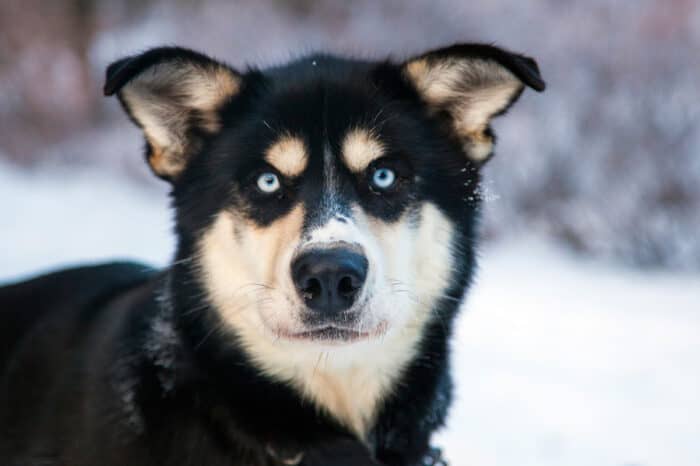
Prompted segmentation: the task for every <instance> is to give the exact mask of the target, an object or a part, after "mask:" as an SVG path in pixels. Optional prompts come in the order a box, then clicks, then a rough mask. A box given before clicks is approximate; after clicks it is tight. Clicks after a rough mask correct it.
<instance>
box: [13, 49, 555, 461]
mask: <svg viewBox="0 0 700 466" xmlns="http://www.w3.org/2000/svg"><path fill="white" fill-rule="evenodd" d="M526 87H530V88H532V89H534V90H536V91H542V90H544V88H545V83H544V81H543V80H542V78H541V76H540V72H539V69H538V66H537V64H536V62H535V61H534V60H533V59H531V58H529V57H526V56H524V55H520V54H517V53H512V52H509V51H506V50H504V49H501V48H497V47H495V46H492V45H484V44H458V45H453V46H449V47H446V48H441V49H438V50H432V51H429V52H427V53H424V54H421V55H419V56H415V57H412V58H409V59H407V60H404V61H400V62H399V61H391V60H386V61H363V60H354V59H346V58H340V57H336V56H332V55H327V54H316V55H311V56H306V57H304V58H301V59H298V60H295V61H292V62H291V63H288V64H284V65H281V66H273V67H269V68H266V69H258V68H250V69H247V70H244V71H239V70H236V69H234V68H232V67H230V66H228V65H226V64H224V63H222V62H219V61H216V60H215V59H212V58H210V57H208V56H205V55H203V54H201V53H198V52H195V51H192V50H188V49H184V48H178V47H162V48H155V49H151V50H148V51H146V52H144V53H142V54H139V55H136V56H131V57H127V58H124V59H121V60H118V61H116V62H115V63H113V64H111V65H110V66H109V67H108V69H107V73H106V84H105V86H104V93H105V94H106V95H108V96H111V95H116V96H117V97H118V99H119V101H120V102H121V105H122V106H123V108H124V110H125V111H126V113H127V114H128V115H129V117H130V118H131V120H133V122H134V123H135V124H136V125H138V127H140V128H141V130H142V131H143V135H144V137H145V143H146V144H145V146H146V150H145V158H146V161H147V163H148V164H149V165H150V168H151V169H152V171H153V172H154V173H155V175H157V176H158V177H160V178H162V179H164V180H166V181H167V182H169V183H170V184H171V187H172V190H171V198H172V206H173V209H174V213H175V227H174V230H175V234H176V238H177V248H176V253H175V256H174V258H173V260H172V263H171V264H170V265H169V266H168V267H166V268H165V269H163V270H156V269H152V268H149V267H148V266H145V265H142V264H137V263H125V262H122V263H108V264H98V265H89V266H83V267H78V268H72V269H66V270H60V271H57V272H54V273H50V274H47V275H43V276H40V277H37V278H34V279H30V280H28V281H23V282H18V283H14V284H9V285H6V286H4V287H2V288H0V317H1V319H2V325H1V326H0V345H1V346H0V464H2V465H4V466H20V465H21V466H39V465H42V466H44V465H45V466H97V465H100V466H124V465H143V466H146V465H149V466H150V465H168V466H187V465H189V466H200V465H207V466H219V465H221V466H223V465H226V466H231V465H244V466H263V465H265V466H273V465H304V466H313V465H317V466H321V465H322V466H333V465H336V466H340V465H347V466H350V465H355V466H357V465H388V466H417V465H423V464H438V463H440V461H442V460H440V459H438V458H437V456H438V455H436V454H434V451H433V450H431V448H430V438H431V434H432V433H433V432H434V431H435V430H436V429H438V428H439V427H441V426H442V425H443V423H444V420H445V416H446V413H447V410H448V407H449V404H450V399H451V390H452V383H451V379H450V365H449V364H450V360H449V342H450V335H451V333H452V326H453V321H454V319H455V316H456V315H457V313H458V310H459V308H460V303H461V302H462V299H463V297H464V295H465V293H466V291H467V290H468V288H469V285H470V283H471V281H472V278H473V275H474V270H475V262H476V258H475V255H476V252H475V245H476V241H477V225H478V218H479V210H480V196H479V182H480V168H481V167H482V166H483V165H484V163H485V162H486V161H487V160H488V159H489V158H490V157H491V156H492V154H493V147H494V141H495V139H494V134H493V132H492V130H491V126H490V123H491V120H492V119H493V118H494V117H496V116H498V115H501V114H503V113H505V112H506V110H508V108H509V107H510V106H511V105H512V104H513V103H514V102H515V101H516V100H517V99H518V97H519V96H520V95H521V93H522V92H523V90H524V89H525V88H526ZM115 228H120V226H119V220H118V219H115ZM132 228H133V227H132ZM440 464H442V463H440Z"/></svg>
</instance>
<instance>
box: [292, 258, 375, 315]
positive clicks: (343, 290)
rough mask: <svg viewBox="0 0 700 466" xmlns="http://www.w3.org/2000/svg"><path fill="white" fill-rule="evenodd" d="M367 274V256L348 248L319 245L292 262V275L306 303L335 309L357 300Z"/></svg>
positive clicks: (310, 305)
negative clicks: (328, 247)
mask: <svg viewBox="0 0 700 466" xmlns="http://www.w3.org/2000/svg"><path fill="white" fill-rule="evenodd" d="M366 278H367V259H366V258H365V256H363V255H362V254H358V253H357V252H354V251H351V250H349V249H345V248H334V249H317V250H311V251H308V252H305V253H303V254H301V255H300V256H299V257H297V258H296V259H295V260H294V262H293V263H292V279H293V280H294V285H295V286H296V287H297V291H298V292H299V295H300V296H301V297H302V299H303V300H304V302H305V303H306V305H307V306H309V307H310V308H311V309H314V310H316V311H319V312H324V313H335V312H340V311H344V310H345V309H348V308H349V307H350V306H352V304H353V303H354V302H355V299H356V298H357V296H358V294H359V293H360V290H361V289H362V285H363V284H364V283H365V279H366Z"/></svg>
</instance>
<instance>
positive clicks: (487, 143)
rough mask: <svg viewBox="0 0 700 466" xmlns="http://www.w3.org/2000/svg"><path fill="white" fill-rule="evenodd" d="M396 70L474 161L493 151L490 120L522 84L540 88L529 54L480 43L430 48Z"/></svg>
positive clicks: (534, 64)
mask: <svg viewBox="0 0 700 466" xmlns="http://www.w3.org/2000/svg"><path fill="white" fill-rule="evenodd" d="M402 70H403V73H404V76H405V77H406V78H407V79H408V80H409V81H410V82H411V84H412V85H413V87H414V88H415V89H416V91H418V93H419V95H420V96H421V98H422V99H423V101H424V102H425V103H426V104H427V105H428V107H429V109H430V111H431V113H432V114H443V115H446V116H447V117H448V119H449V126H450V131H452V132H453V134H455V136H456V137H457V138H459V140H461V141H462V144H463V147H464V151H465V153H466V154H467V157H468V158H469V159H470V160H472V161H474V162H476V163H479V164H482V163H484V162H485V161H486V160H488V159H489V158H490V157H491V154H492V153H493V134H492V132H491V129H490V127H489V124H490V122H491V119H492V118H493V117H495V116H497V115H500V114H502V113H503V112H505V111H506V110H507V109H508V107H510V106H511V105H512V104H513V103H514V102H515V101H516V100H517V99H518V97H519V96H520V94H521V93H522V91H523V89H524V88H525V86H529V87H531V88H533V89H534V90H536V91H538V92H541V91H543V90H544V88H545V83H544V81H543V80H542V78H541V77H540V71H539V68H538V67H537V63H536V62H535V61H534V60H533V59H532V58H529V57H526V56H523V55H519V54H516V53H511V52H507V51H505V50H502V49H499V48H497V47H493V46H490V45H483V44H459V45H453V46H451V47H447V48H443V49H439V50H433V51H431V52H428V53H425V54H423V55H421V56H419V57H416V58H412V59H410V60H408V61H406V62H405V63H404V64H403V65H402Z"/></svg>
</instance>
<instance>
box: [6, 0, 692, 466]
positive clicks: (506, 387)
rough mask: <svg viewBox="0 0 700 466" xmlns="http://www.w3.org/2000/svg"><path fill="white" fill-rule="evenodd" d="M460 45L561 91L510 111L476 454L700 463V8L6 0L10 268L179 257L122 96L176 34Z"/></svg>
mask: <svg viewBox="0 0 700 466" xmlns="http://www.w3.org/2000/svg"><path fill="white" fill-rule="evenodd" d="M457 41H484V42H491V43H495V44H497V45H501V46H504V47H506V48H510V49H513V50H515V51H519V52H523V53H526V54H528V55H531V56H533V57H535V58H536V59H537V60H538V62H539V64H540V67H541V70H542V74H543V76H544V78H545V79H546V81H547V83H548V88H547V91H546V92H545V93H544V94H541V95H536V94H535V93H532V92H526V93H525V94H524V95H523V98H522V99H521V101H520V102H519V103H518V105H516V106H515V107H514V108H513V109H512V110H511V111H510V112H509V114H508V115H507V116H506V117H503V118H501V119H498V120H496V122H495V124H494V127H495V130H496V132H497V134H498V136H499V144H498V146H497V150H496V157H495V158H494V159H493V160H492V161H491V162H489V164H488V166H487V167H486V181H485V183H484V187H483V190H482V195H483V197H484V200H485V206H486V211H485V219H484V220H485V221H484V227H483V236H484V240H485V242H484V244H485V246H484V248H483V259H482V263H481V269H482V272H481V274H480V277H479V280H478V281H477V284H476V287H475V289H474V291H473V293H472V294H471V295H470V296H469V299H468V300H467V302H466V305H465V310H466V312H465V313H464V316H463V318H462V320H461V322H460V327H459V331H458V336H457V340H456V343H455V350H456V352H457V357H456V359H455V367H456V373H457V378H458V391H457V405H456V407H455V410H454V411H453V415H452V417H451V420H450V425H449V426H448V428H447V429H446V430H445V432H443V433H442V434H441V435H440V437H438V438H437V439H436V441H437V442H438V443H441V444H442V445H444V446H445V447H446V452H447V456H448V458H449V459H450V460H451V462H452V464H453V465H457V466H460V465H475V466H479V465H513V464H518V465H530V464H532V465H538V466H542V465H557V466H562V465H596V466H605V465H617V466H623V465H624V466H632V465H634V466H642V465H644V466H652V465H662V464H663V465H668V464H673V465H675V466H684V465H693V466H697V465H698V464H700V441H698V439H700V124H699V123H700V3H699V2H697V1H695V0H673V1H663V0H635V1H628V0H607V1H606V0H585V1H584V0H531V1H528V2H523V1H518V0H489V1H486V0H481V1H477V0H474V1H467V0H436V1H428V0H425V1H419V0H414V1H400V0H384V1H377V0H356V1H352V2H349V1H342V0H328V1H311V0H286V1H285V0H238V1H208V2H195V1H192V0H189V1H188V0H179V1H168V2H166V1H163V0H138V1H137V0H109V1H108V0H62V1H54V2H46V1H42V0H0V199H1V200H0V207H1V208H2V210H3V211H4V215H2V216H0V242H1V243H2V246H0V279H2V280H6V279H10V278H12V277H16V276H19V275H25V274H29V273H32V272H34V271H37V270H40V269H46V268H50V267H54V266H57V265H59V264H64V263H66V262H79V261H84V260H98V259H102V258H106V257H114V256H129V257H133V258H137V259H141V260H147V261H151V262H155V263H160V264H164V263H166V261H167V259H168V257H169V256H170V254H171V253H172V248H173V240H172V238H171V236H170V234H169V228H170V215H169V212H168V211H167V196H166V193H167V187H166V186H165V185H164V183H162V182H160V181H157V180H156V179H155V178H154V177H152V176H151V175H150V174H149V173H148V169H147V168H146V166H145V164H144V163H143V160H142V155H141V154H142V152H141V145H142V139H141V135H140V133H139V132H138V130H137V129H136V128H135V127H133V126H132V125H131V123H130V122H129V121H128V120H127V118H126V117H125V116H124V114H123V113H122V111H121V109H120V108H119V106H118V104H117V102H116V100H115V99H105V98H103V97H102V95H101V91H100V88H101V85H102V79H103V73H104V69H105V67H106V65H107V64H109V63H110V62H111V61H113V60H115V59H117V58H119V57H121V56H123V55H126V54H132V53H135V52H139V51H143V50H144V49H146V48H148V47H150V46H155V45H162V44H178V45H183V46H187V47H191V48H195V49H201V50H203V51H205V52H207V53H208V54H211V55H213V56H215V57H217V58H220V59H223V60H225V61H228V62H230V63H231V64H233V65H234V66H237V67H241V68H242V67H245V66H246V65H248V64H250V65H260V66H265V65H271V64H277V63H280V62H283V61H285V60H287V59H289V58H291V57H295V56H298V55H300V54H303V53H306V52H311V51H316V50H326V51H333V52H339V53H343V54H350V55H353V56H360V57H369V58H384V57H386V56H393V57H396V58H402V57H406V56H408V55H410V54H414V53H420V52H422V51H424V50H426V49H429V48H431V47H438V46H442V45H446V44H449V43H452V42H457Z"/></svg>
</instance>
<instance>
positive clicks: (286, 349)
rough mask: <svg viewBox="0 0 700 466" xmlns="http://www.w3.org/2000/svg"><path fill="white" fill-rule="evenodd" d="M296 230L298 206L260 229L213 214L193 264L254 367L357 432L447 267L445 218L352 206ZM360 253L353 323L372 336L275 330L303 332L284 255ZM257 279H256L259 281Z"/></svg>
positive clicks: (417, 335) (409, 344)
mask: <svg viewBox="0 0 700 466" xmlns="http://www.w3.org/2000/svg"><path fill="white" fill-rule="evenodd" d="M351 211H352V214H351V216H350V217H340V216H338V215H336V216H334V217H332V218H331V219H330V220H329V221H328V222H326V224H325V225H322V226H320V227H318V228H316V229H314V230H312V231H310V232H308V235H304V238H303V240H302V238H301V230H302V226H303V221H304V209H303V208H302V207H301V206H297V207H296V208H294V209H293V210H292V211H291V212H290V213H288V214H287V215H285V216H284V217H282V218H280V219H278V220H277V221H275V222H273V223H272V224H270V225H269V226H267V227H259V226H256V225H254V224H253V223H251V222H250V221H248V220H246V219H244V218H243V217H242V216H236V215H235V214H233V213H230V212H221V213H220V214H219V215H218V217H217V219H216V221H215V222H214V223H213V225H212V226H211V227H210V229H209V231H208V232H207V233H206V234H205V235H204V236H203V238H202V240H201V242H200V254H199V266H200V267H201V270H202V273H203V281H204V285H205V287H206V290H207V293H208V295H209V299H210V300H211V302H212V304H213V305H214V307H215V308H216V310H217V311H218V312H219V314H220V316H221V319H222V321H223V322H224V323H225V327H226V329H228V330H229V331H231V332H232V333H234V334H235V335H236V336H237V337H238V339H239V340H240V341H241V342H242V344H243V346H244V348H245V350H246V352H247V353H248V354H249V355H250V356H251V358H252V359H253V361H255V363H256V364H257V366H258V367H259V368H260V370H261V371H262V372H264V373H265V374H267V375H269V376H271V377H273V378H275V379H277V380H281V381H285V382H287V383H289V384H290V385H292V386H294V387H296V388H297V389H298V390H299V391H300V392H301V393H302V394H304V395H305V396H306V397H307V398H308V399H310V400H312V401H313V402H314V403H315V404H316V405H317V406H318V407H319V408H320V409H323V410H326V411H327V412H329V413H330V414H332V415H333V416H335V417H336V418H337V419H338V420H339V421H340V422H342V423H344V424H345V425H347V426H348V427H349V428H351V429H352V430H353V431H355V432H356V433H357V434H358V435H359V436H360V437H364V436H365V435H366V433H367V429H368V427H369V426H370V425H371V422H372V420H373V419H374V416H375V415H376V411H377V406H378V404H379V402H380V401H381V400H382V399H384V398H385V397H386V396H387V394H388V393H390V391H391V390H392V388H393V387H394V385H395V383H396V381H397V379H398V378H399V377H400V374H401V372H402V370H403V369H404V368H405V367H406V365H407V364H408V363H409V362H410V361H411V359H412V358H413V357H414V355H415V352H416V350H417V346H418V344H419V342H420V339H421V337H422V335H423V330H424V327H425V325H426V323H427V322H428V321H429V318H430V315H431V311H432V310H433V305H434V303H435V302H436V299H438V298H439V296H440V295H441V294H442V293H444V292H445V289H446V287H447V286H448V281H449V278H450V275H451V270H452V267H453V259H452V254H451V247H452V240H453V226H452V224H451V223H450V221H449V220H448V219H447V218H446V217H445V216H444V215H443V214H442V213H441V212H440V210H439V209H437V208H436V207H435V206H434V205H432V204H425V205H423V206H422V207H420V208H419V209H418V211H417V212H414V213H412V214H411V213H406V214H405V215H404V216H403V217H402V218H401V219H399V220H398V221H396V222H392V223H386V222H384V221H383V220H381V219H377V218H374V217H371V216H369V215H367V214H366V213H365V212H364V211H363V210H362V208H361V207H360V206H357V205H356V206H354V207H352V209H351ZM335 246H347V247H350V248H353V249H354V250H357V251H362V252H363V253H364V254H365V256H366V258H367V261H368V264H369V269H368V275H367V280H366V283H365V286H364V288H363V290H362V293H361V296H360V297H358V300H357V303H358V304H357V306H359V307H360V308H359V310H361V313H362V314H361V319H360V322H359V330H361V331H363V332H371V330H373V329H380V330H381V336H379V337H377V338H370V339H365V340H360V341H357V342H354V343H352V344H340V343H327V342H326V343H324V342H323V341H298V340H290V339H286V338H281V337H280V335H281V334H284V333H293V332H300V331H303V330H304V325H303V322H302V319H301V315H302V312H304V311H305V309H304V307H303V302H302V301H301V300H300V298H299V296H298V294H297V292H296V290H295V288H294V285H293V283H292V280H291V272H290V270H291V262H292V260H293V258H294V257H295V255H296V254H298V253H299V251H302V250H305V249H306V248H323V247H335ZM261 285H263V286H261Z"/></svg>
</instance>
